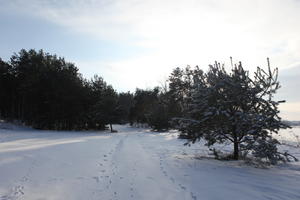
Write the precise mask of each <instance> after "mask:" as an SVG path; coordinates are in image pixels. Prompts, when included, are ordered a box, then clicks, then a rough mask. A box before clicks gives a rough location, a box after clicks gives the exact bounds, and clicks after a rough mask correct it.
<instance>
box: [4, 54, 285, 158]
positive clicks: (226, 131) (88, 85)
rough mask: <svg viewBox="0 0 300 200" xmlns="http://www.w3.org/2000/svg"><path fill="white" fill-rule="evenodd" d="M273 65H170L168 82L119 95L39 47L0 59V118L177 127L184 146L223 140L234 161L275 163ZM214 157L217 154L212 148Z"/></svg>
mask: <svg viewBox="0 0 300 200" xmlns="http://www.w3.org/2000/svg"><path fill="white" fill-rule="evenodd" d="M277 77H278V70H277V69H275V70H272V69H271V67H270V64H269V61H268V68H267V70H263V69H261V68H259V67H258V68H257V70H256V72H255V73H254V76H250V74H249V72H248V71H246V70H244V68H243V66H242V63H238V64H236V65H233V64H232V66H231V70H230V71H229V72H228V71H226V70H225V68H224V65H221V64H220V63H217V62H216V63H215V64H213V65H210V66H209V69H208V71H207V72H204V71H203V70H202V69H200V68H199V67H197V66H196V67H194V68H191V67H189V66H187V67H185V68H179V67H177V68H175V69H174V70H173V71H172V73H171V74H170V76H169V78H168V80H167V81H166V84H165V85H164V86H161V87H155V88H153V89H138V88H137V89H136V91H135V92H133V93H131V92H122V93H117V92H116V91H115V89H114V88H113V87H112V86H111V85H109V84H107V83H106V82H105V81H104V79H103V78H102V77H100V76H98V75H95V76H94V77H93V78H92V79H90V80H87V79H85V78H83V77H82V75H81V74H80V73H79V72H78V68H77V67H76V66H75V65H74V64H73V63H70V62H67V61H65V59H64V58H61V57H58V56H56V55H51V54H49V53H45V52H44V51H43V50H39V51H35V50H28V51H26V50H24V49H23V50H21V51H20V52H19V53H17V54H16V53H15V54H14V55H13V56H11V58H10V60H9V61H8V62H5V61H3V60H1V59H0V118H2V119H7V120H19V121H21V122H22V123H24V124H26V125H29V126H32V127H34V128H38V129H52V130H87V129H105V128H106V126H107V125H110V127H111V131H113V129H112V126H111V124H113V123H130V124H131V125H134V124H147V125H148V126H149V127H151V128H152V129H153V130H157V131H163V130H168V129H170V128H176V129H178V130H180V131H181V135H180V137H181V138H185V139H187V144H192V143H194V142H197V141H199V140H204V141H205V142H206V143H205V144H206V145H207V146H209V147H212V146H214V145H215V144H220V143H224V142H229V143H231V144H232V145H233V154H232V158H233V159H239V158H240V157H241V156H246V155H247V154H249V153H250V154H252V155H254V156H255V157H258V158H264V159H267V160H268V161H270V162H271V163H273V164H274V163H275V162H277V161H279V160H288V159H289V157H291V155H289V154H287V153H286V152H285V153H280V152H279V151H278V149H277V144H279V142H278V141H277V140H276V139H274V138H273V137H272V135H273V134H276V133H278V131H279V130H280V129H281V128H288V127H289V126H288V125H286V124H285V123H283V122H282V120H281V118H280V116H279V110H278V105H279V104H280V103H283V101H274V100H273V96H274V94H275V93H276V91H277V90H278V89H279V88H280V85H279V82H278V78H277ZM214 153H215V155H216V156H217V157H218V156H219V155H218V152H217V151H216V150H215V149H214Z"/></svg>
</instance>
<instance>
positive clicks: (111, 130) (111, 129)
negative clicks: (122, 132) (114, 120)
mask: <svg viewBox="0 0 300 200" xmlns="http://www.w3.org/2000/svg"><path fill="white" fill-rule="evenodd" d="M109 126H110V132H111V133H112V132H113V128H112V124H109Z"/></svg>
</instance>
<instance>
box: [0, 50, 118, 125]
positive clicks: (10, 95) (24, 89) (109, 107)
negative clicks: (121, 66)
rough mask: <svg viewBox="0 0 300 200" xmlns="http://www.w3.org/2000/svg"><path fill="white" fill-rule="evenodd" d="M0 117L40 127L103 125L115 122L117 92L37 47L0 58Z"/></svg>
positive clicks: (99, 79)
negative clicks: (85, 76)
mask: <svg viewBox="0 0 300 200" xmlns="http://www.w3.org/2000/svg"><path fill="white" fill-rule="evenodd" d="M0 97H1V98H0V117H1V118H5V119H8V120H20V121H21V122H23V123H25V124H26V125H29V126H33V127H35V128H39V129H55V130H63V129H67V130H71V129H76V130H81V129H103V128H105V125H106V124H110V123H114V122H116V121H117V119H116V118H117V117H116V115H117V113H116V111H115V106H116V102H117V98H118V97H117V93H116V92H115V91H114V89H113V88H112V87H111V86H110V85H107V84H106V82H105V81H104V80H103V79H102V78H100V77H98V76H95V77H94V79H92V80H91V81H87V80H85V79H83V78H82V76H81V74H79V73H78V68H77V67H76V66H75V65H74V64H73V63H69V62H66V61H65V60H64V59H63V58H60V57H57V56H56V55H50V54H48V53H44V52H43V51H42V50H40V51H35V50H29V51H26V50H24V49H23V50H21V51H20V52H19V53H18V54H14V55H13V56H12V57H11V59H10V62H7V63H6V62H4V61H2V60H1V61H0Z"/></svg>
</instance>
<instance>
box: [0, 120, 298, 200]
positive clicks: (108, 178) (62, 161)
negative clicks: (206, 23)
mask: <svg viewBox="0 0 300 200" xmlns="http://www.w3.org/2000/svg"><path fill="white" fill-rule="evenodd" d="M116 129H118V130H119V133H113V134H110V133H101V132H100V133H96V132H55V131H35V130H23V131H22V130H3V129H0V200H17V199H29V200H35V199H39V200H42V199H44V200H46V199H47V200H52V199H53V200H54V199H55V200H56V199H62V200H64V199H72V200H73V199H78V200H82V199H101V200H110V199H111V200H127V199H128V200H131V199H132V200H142V199H145V200H148V199H149V200H150V199H151V200H152V199H153V200H154V199H157V200H168V199H169V200H185V199H186V200H199V199H207V200H209V199H234V198H236V199H300V190H299V185H300V166H299V165H298V164H293V165H289V166H288V167H287V166H284V167H280V166H279V167H275V168H272V169H269V170H264V169H255V168H253V167H247V166H244V165H238V164H237V163H235V162H228V163H226V162H219V161H214V160H207V159H204V160H199V159H195V158H194V156H193V155H194V153H195V152H198V151H199V149H200V150H201V147H200V145H196V146H192V147H185V146H183V143H184V141H181V140H177V139H176V134H174V133H161V134H157V133H151V132H147V131H146V130H143V129H134V128H129V127H125V126H117V127H116Z"/></svg>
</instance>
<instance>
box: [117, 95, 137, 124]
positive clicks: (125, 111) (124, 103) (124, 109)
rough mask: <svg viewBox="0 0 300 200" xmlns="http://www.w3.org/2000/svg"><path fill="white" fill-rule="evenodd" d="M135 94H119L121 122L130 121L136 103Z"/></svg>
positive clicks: (118, 107)
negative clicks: (131, 111)
mask: <svg viewBox="0 0 300 200" xmlns="http://www.w3.org/2000/svg"><path fill="white" fill-rule="evenodd" d="M133 98H134V95H133V94H132V93H130V92H126V93H125V92H121V93H119V94H118V102H117V109H118V113H119V116H120V123H129V122H130V119H129V116H130V109H131V108H132V107H133V104H134V100H133Z"/></svg>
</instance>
